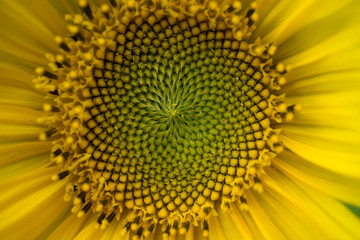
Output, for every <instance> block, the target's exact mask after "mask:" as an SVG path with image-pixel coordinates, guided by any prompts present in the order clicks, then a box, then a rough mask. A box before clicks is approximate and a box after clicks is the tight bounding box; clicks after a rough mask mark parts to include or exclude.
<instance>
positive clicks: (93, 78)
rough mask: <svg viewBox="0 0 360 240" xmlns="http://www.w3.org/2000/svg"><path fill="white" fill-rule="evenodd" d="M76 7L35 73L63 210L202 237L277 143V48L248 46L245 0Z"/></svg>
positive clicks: (141, 229) (286, 116)
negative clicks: (194, 231) (63, 182)
mask: <svg viewBox="0 0 360 240" xmlns="http://www.w3.org/2000/svg"><path fill="white" fill-rule="evenodd" d="M79 5H80V7H81V8H82V10H83V12H84V14H82V15H80V14H75V15H66V20H67V21H68V22H69V23H68V30H69V36H57V37H56V38H55V41H56V42H57V43H58V45H59V47H60V48H59V53H58V54H57V55H51V54H48V55H47V58H48V60H49V64H48V66H47V67H39V68H37V69H36V74H37V77H36V78H35V79H34V83H35V84H36V86H37V87H39V88H42V89H44V90H45V91H47V92H48V93H49V94H48V97H47V103H46V104H45V105H44V111H45V112H46V114H45V115H44V116H43V117H42V118H41V119H40V121H41V122H43V123H46V124H47V125H48V126H49V130H48V131H47V132H44V133H43V134H41V136H40V138H41V139H47V138H50V139H52V140H53V144H54V146H53V149H52V153H51V159H52V161H53V162H54V163H56V164H59V165H61V166H62V169H63V172H61V173H59V174H57V175H55V176H54V180H56V179H63V178H65V177H67V178H68V185H67V187H66V195H65V200H67V201H73V208H72V212H74V213H76V214H77V215H78V216H79V217H81V216H83V215H85V214H87V212H89V211H90V210H91V212H93V214H96V215H97V217H98V220H97V222H98V224H99V226H100V228H106V227H107V225H108V224H109V223H110V222H111V221H113V220H114V219H120V218H123V219H125V220H123V226H124V231H123V233H126V232H127V231H132V232H133V234H134V237H135V238H140V237H142V236H145V237H146V236H148V235H149V234H151V233H152V232H153V231H154V229H155V228H156V227H162V229H163V233H164V234H163V237H164V238H167V237H168V236H169V235H174V234H177V233H179V234H185V233H186V232H187V231H188V230H189V228H190V227H192V226H199V227H200V228H202V229H203V235H204V236H207V235H208V230H209V226H208V222H207V220H208V218H209V217H210V216H212V215H215V216H216V215H217V213H216V209H219V208H221V209H222V210H230V209H231V205H232V204H233V203H234V202H237V203H238V204H240V206H241V209H243V210H246V209H247V202H246V191H252V190H256V191H260V192H261V191H262V186H261V180H260V179H261V175H262V174H263V168H264V167H267V166H269V165H270V163H271V159H272V158H273V157H274V156H276V154H278V153H279V152H281V151H282V149H283V145H282V143H281V141H280V140H279V137H278V134H279V132H280V129H276V128H275V127H273V125H274V124H276V123H279V122H282V121H290V120H291V119H292V118H293V112H294V111H296V110H297V109H299V106H298V105H287V104H285V103H284V98H285V96H284V95H279V93H278V92H279V90H280V88H281V86H282V85H283V84H285V82H286V81H285V78H284V74H285V73H286V72H287V71H288V70H289V68H288V67H286V66H284V65H283V64H281V63H280V64H276V65H275V64H273V60H272V56H273V55H274V53H275V51H276V47H275V46H273V45H272V44H267V45H264V44H262V43H261V39H257V40H256V41H255V42H251V41H250V37H251V34H252V32H253V31H254V29H255V23H256V21H257V20H258V15H257V13H256V4H255V3H248V1H246V3H245V1H244V3H243V2H240V1H183V0H180V1H179V0H177V1H176V0H174V1H161V0H146V1H134V0H130V1H115V0H113V1H110V5H107V4H104V5H102V6H101V7H100V8H96V7H92V6H90V5H89V4H88V2H87V1H86V0H80V1H79Z"/></svg>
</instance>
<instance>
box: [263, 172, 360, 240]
mask: <svg viewBox="0 0 360 240" xmlns="http://www.w3.org/2000/svg"><path fill="white" fill-rule="evenodd" d="M266 173H267V174H266V175H264V177H263V184H264V188H265V189H266V190H267V192H268V193H269V197H268V196H267V195H265V196H264V199H265V200H270V201H274V203H278V204H279V205H282V207H281V209H282V210H281V211H282V212H283V211H285V209H287V210H289V211H290V212H291V213H292V214H293V215H294V216H293V218H289V219H292V222H291V224H289V226H290V227H291V226H293V224H294V221H299V223H298V224H299V225H298V226H297V227H298V228H299V229H300V228H301V229H302V230H301V232H302V234H308V235H309V237H310V236H312V237H313V238H315V239H319V237H322V238H329V237H330V238H334V239H357V238H359V232H358V229H359V227H360V221H359V219H358V218H357V217H356V216H355V215H354V214H352V213H351V211H350V210H349V209H347V208H346V207H345V206H344V205H343V204H341V203H339V202H337V201H336V200H334V199H333V198H332V197H329V196H326V195H324V194H322V193H320V192H318V191H316V190H313V189H312V188H309V187H308V186H307V185H302V184H301V183H299V184H298V183H297V182H293V181H292V180H290V179H289V178H288V177H287V176H286V175H285V174H283V173H282V172H280V171H279V170H277V169H275V168H268V169H267V170H266ZM282 215H283V214H281V213H280V214H279V215H278V216H282ZM283 221H284V222H286V220H285V219H283ZM284 222H282V221H281V222H280V223H281V224H284ZM316 234H320V236H317V237H316ZM303 236H304V235H303ZM326 236H327V237H326Z"/></svg>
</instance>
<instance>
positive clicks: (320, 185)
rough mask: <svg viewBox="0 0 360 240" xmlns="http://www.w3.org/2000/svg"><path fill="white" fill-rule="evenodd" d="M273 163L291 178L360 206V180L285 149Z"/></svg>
mask: <svg viewBox="0 0 360 240" xmlns="http://www.w3.org/2000/svg"><path fill="white" fill-rule="evenodd" d="M273 165H274V166H275V167H277V168H279V169H280V170H281V171H282V172H284V173H286V175H287V176H288V177H289V179H291V180H293V181H294V182H295V181H296V182H298V183H299V184H304V185H307V186H309V187H312V188H314V189H316V190H318V191H319V192H323V193H325V194H327V195H328V196H331V197H334V198H336V199H339V200H342V201H344V202H348V203H350V204H353V205H357V206H360V188H359V186H360V180H359V179H352V178H350V177H347V176H342V175H340V174H337V173H334V172H331V171H329V170H327V169H324V168H321V167H319V166H316V165H314V164H312V163H310V162H308V161H306V160H305V159H303V158H301V157H300V156H298V155H296V154H294V153H292V152H290V151H284V152H283V153H281V154H280V155H279V156H277V157H276V158H275V159H273Z"/></svg>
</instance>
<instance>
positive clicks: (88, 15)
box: [79, 0, 94, 20]
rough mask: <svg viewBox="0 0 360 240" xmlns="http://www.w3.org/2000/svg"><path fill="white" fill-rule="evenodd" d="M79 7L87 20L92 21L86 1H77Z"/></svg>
mask: <svg viewBox="0 0 360 240" xmlns="http://www.w3.org/2000/svg"><path fill="white" fill-rule="evenodd" d="M79 6H80V7H81V8H82V9H83V11H84V13H85V14H86V16H87V17H88V18H89V19H91V20H92V19H93V18H94V16H93V14H92V12H91V9H90V6H89V3H88V1H87V0H79Z"/></svg>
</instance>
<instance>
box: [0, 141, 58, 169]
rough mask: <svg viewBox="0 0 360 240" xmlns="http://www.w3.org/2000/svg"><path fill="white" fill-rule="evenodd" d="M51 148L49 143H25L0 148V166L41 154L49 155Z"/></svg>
mask: <svg viewBox="0 0 360 240" xmlns="http://www.w3.org/2000/svg"><path fill="white" fill-rule="evenodd" d="M51 147H52V143H51V142H25V143H15V144H8V145H5V146H1V147H0V166H4V165H7V164H10V163H14V162H17V161H22V160H26V159H28V158H30V157H33V156H36V155H39V154H42V153H46V152H48V153H50V150H51Z"/></svg>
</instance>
